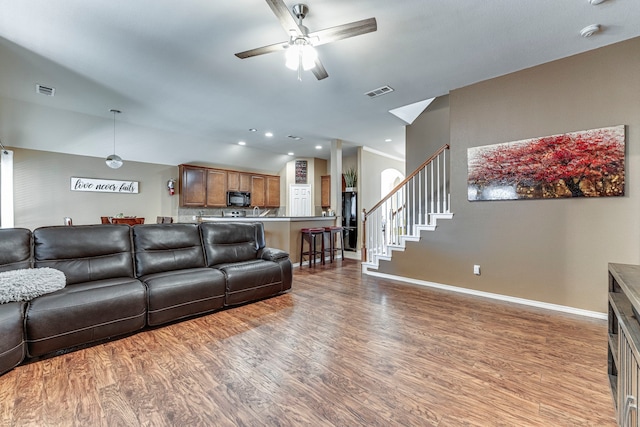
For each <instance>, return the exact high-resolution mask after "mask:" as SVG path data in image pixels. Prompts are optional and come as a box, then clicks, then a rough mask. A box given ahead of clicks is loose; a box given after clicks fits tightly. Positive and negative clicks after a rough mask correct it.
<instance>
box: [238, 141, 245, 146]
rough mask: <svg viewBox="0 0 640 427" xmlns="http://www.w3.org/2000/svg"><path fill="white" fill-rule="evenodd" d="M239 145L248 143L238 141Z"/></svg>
mask: <svg viewBox="0 0 640 427" xmlns="http://www.w3.org/2000/svg"><path fill="white" fill-rule="evenodd" d="M238 145H247V143H246V142H244V141H238Z"/></svg>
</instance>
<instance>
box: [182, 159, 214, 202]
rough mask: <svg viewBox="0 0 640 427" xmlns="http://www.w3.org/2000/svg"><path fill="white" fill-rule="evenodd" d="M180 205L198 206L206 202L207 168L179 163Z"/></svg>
mask: <svg viewBox="0 0 640 427" xmlns="http://www.w3.org/2000/svg"><path fill="white" fill-rule="evenodd" d="M179 170H180V185H179V188H180V206H186V207H200V206H204V205H205V204H206V202H207V169H206V168H200V167H195V166H185V165H180V167H179Z"/></svg>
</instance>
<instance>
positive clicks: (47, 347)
mask: <svg viewBox="0 0 640 427" xmlns="http://www.w3.org/2000/svg"><path fill="white" fill-rule="evenodd" d="M113 227H115V226H113ZM126 227H127V228H128V226H126ZM146 312H147V310H146V288H145V286H144V284H143V283H142V282H140V281H139V280H137V279H132V278H118V279H105V280H98V281H92V282H86V283H76V284H75V285H73V286H67V287H66V288H64V289H61V290H59V291H57V292H54V293H51V294H47V295H43V296H40V297H37V298H34V299H33V300H31V302H30V303H29V306H28V307H27V313H26V325H27V326H26V328H27V329H26V336H27V352H28V354H29V356H31V357H34V356H41V355H44V354H47V353H51V352H54V351H57V350H62V349H66V348H70V347H74V346H78V345H81V344H86V343H91V342H94V341H98V340H103V339H107V338H110V337H113V336H116V335H122V334H126V333H129V332H133V331H136V330H138V329H142V328H143V327H144V326H145V318H146Z"/></svg>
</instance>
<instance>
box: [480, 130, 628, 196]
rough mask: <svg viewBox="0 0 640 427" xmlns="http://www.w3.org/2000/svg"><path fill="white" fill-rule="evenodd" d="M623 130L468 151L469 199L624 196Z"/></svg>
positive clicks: (551, 137) (524, 141)
mask: <svg viewBox="0 0 640 427" xmlns="http://www.w3.org/2000/svg"><path fill="white" fill-rule="evenodd" d="M624 152H625V127H624V126H623V125H620V126H613V127H607V128H601V129H592V130H586V131H580V132H572V133H566V134H561V135H552V136H547V137H543V138H532V139H527V140H523V141H516V142H509V143H504V144H495V145H486V146H482V147H473V148H469V149H468V150H467V155H468V172H469V175H468V199H469V200H472V201H473V200H513V199H540V198H561V197H609V196H623V195H624V163H625V159H624Z"/></svg>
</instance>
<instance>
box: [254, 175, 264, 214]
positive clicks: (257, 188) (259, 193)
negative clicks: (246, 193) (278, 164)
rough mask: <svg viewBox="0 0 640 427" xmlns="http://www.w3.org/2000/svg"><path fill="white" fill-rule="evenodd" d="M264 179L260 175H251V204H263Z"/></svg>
mask: <svg viewBox="0 0 640 427" xmlns="http://www.w3.org/2000/svg"><path fill="white" fill-rule="evenodd" d="M265 188H266V187H265V179H264V176H262V175H252V176H251V206H258V207H263V206H264V205H265V197H264V196H265Z"/></svg>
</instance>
